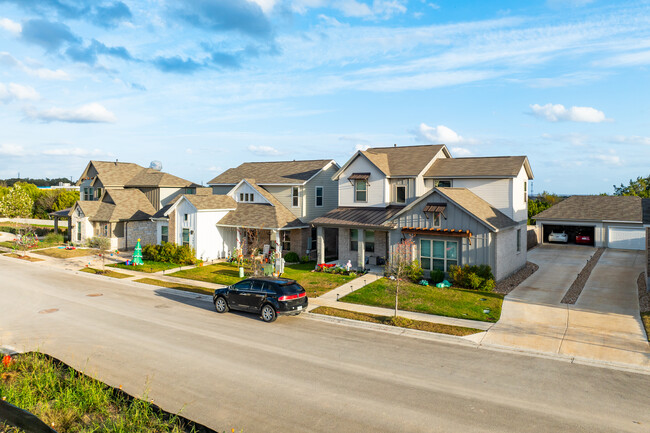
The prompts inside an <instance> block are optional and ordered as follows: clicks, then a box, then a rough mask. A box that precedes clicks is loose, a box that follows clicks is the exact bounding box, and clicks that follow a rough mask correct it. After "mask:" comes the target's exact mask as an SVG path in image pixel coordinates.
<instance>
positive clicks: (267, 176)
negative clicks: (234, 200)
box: [208, 159, 336, 185]
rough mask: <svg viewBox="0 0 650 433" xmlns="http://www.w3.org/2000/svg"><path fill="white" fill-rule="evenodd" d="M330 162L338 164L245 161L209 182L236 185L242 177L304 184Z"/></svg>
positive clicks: (321, 160) (271, 182)
mask: <svg viewBox="0 0 650 433" xmlns="http://www.w3.org/2000/svg"><path fill="white" fill-rule="evenodd" d="M330 163H334V164H336V162H334V160H332V159H313V160H306V161H272V162H245V163H243V164H241V165H240V166H238V167H235V168H229V169H228V170H226V171H224V172H223V173H221V174H220V175H218V176H217V177H215V178H214V179H212V180H211V181H210V182H208V185H219V184H225V185H235V184H237V183H239V182H240V181H241V180H242V179H255V181H256V182H257V184H258V185H271V184H287V185H296V184H297V185H302V184H303V183H305V182H307V181H308V180H309V179H311V178H312V177H314V176H315V175H316V174H318V172H320V171H321V170H323V169H324V168H325V167H326V166H327V165H328V164H330Z"/></svg>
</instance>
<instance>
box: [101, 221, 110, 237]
mask: <svg viewBox="0 0 650 433" xmlns="http://www.w3.org/2000/svg"><path fill="white" fill-rule="evenodd" d="M110 226H111V225H110V223H109V224H103V225H102V236H103V237H105V238H107V237H108V236H109V233H110Z"/></svg>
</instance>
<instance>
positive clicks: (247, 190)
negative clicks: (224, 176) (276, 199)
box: [229, 182, 269, 204]
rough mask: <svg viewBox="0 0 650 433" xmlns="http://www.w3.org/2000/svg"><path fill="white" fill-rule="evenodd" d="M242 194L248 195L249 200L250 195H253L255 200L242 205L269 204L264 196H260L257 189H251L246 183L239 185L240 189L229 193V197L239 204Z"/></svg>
mask: <svg viewBox="0 0 650 433" xmlns="http://www.w3.org/2000/svg"><path fill="white" fill-rule="evenodd" d="M240 194H248V195H249V198H250V194H253V199H254V200H253V201H248V202H247V201H243V202H242V203H261V204H266V203H268V202H269V201H268V200H267V199H266V198H264V196H263V195H262V194H260V193H259V192H258V191H257V190H256V189H254V188H253V187H251V186H250V185H249V184H247V183H245V182H244V183H242V184H241V185H239V187H238V188H237V189H236V190H234V191H232V192H231V193H229V195H230V196H231V197H232V198H234V199H235V201H236V202H237V203H239V197H240Z"/></svg>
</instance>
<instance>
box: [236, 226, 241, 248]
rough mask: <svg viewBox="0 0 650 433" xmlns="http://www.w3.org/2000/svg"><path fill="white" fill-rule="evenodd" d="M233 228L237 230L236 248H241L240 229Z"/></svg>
mask: <svg viewBox="0 0 650 433" xmlns="http://www.w3.org/2000/svg"><path fill="white" fill-rule="evenodd" d="M235 230H237V249H238V250H240V249H241V229H240V228H239V227H237V228H236V229H235Z"/></svg>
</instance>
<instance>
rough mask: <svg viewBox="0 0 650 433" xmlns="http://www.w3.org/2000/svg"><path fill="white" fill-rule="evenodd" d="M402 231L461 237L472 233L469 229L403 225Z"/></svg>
mask: <svg viewBox="0 0 650 433" xmlns="http://www.w3.org/2000/svg"><path fill="white" fill-rule="evenodd" d="M402 233H408V234H411V235H426V236H454V237H459V238H471V237H472V233H471V232H470V231H469V230H455V229H434V228H431V229H429V228H424V227H402Z"/></svg>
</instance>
